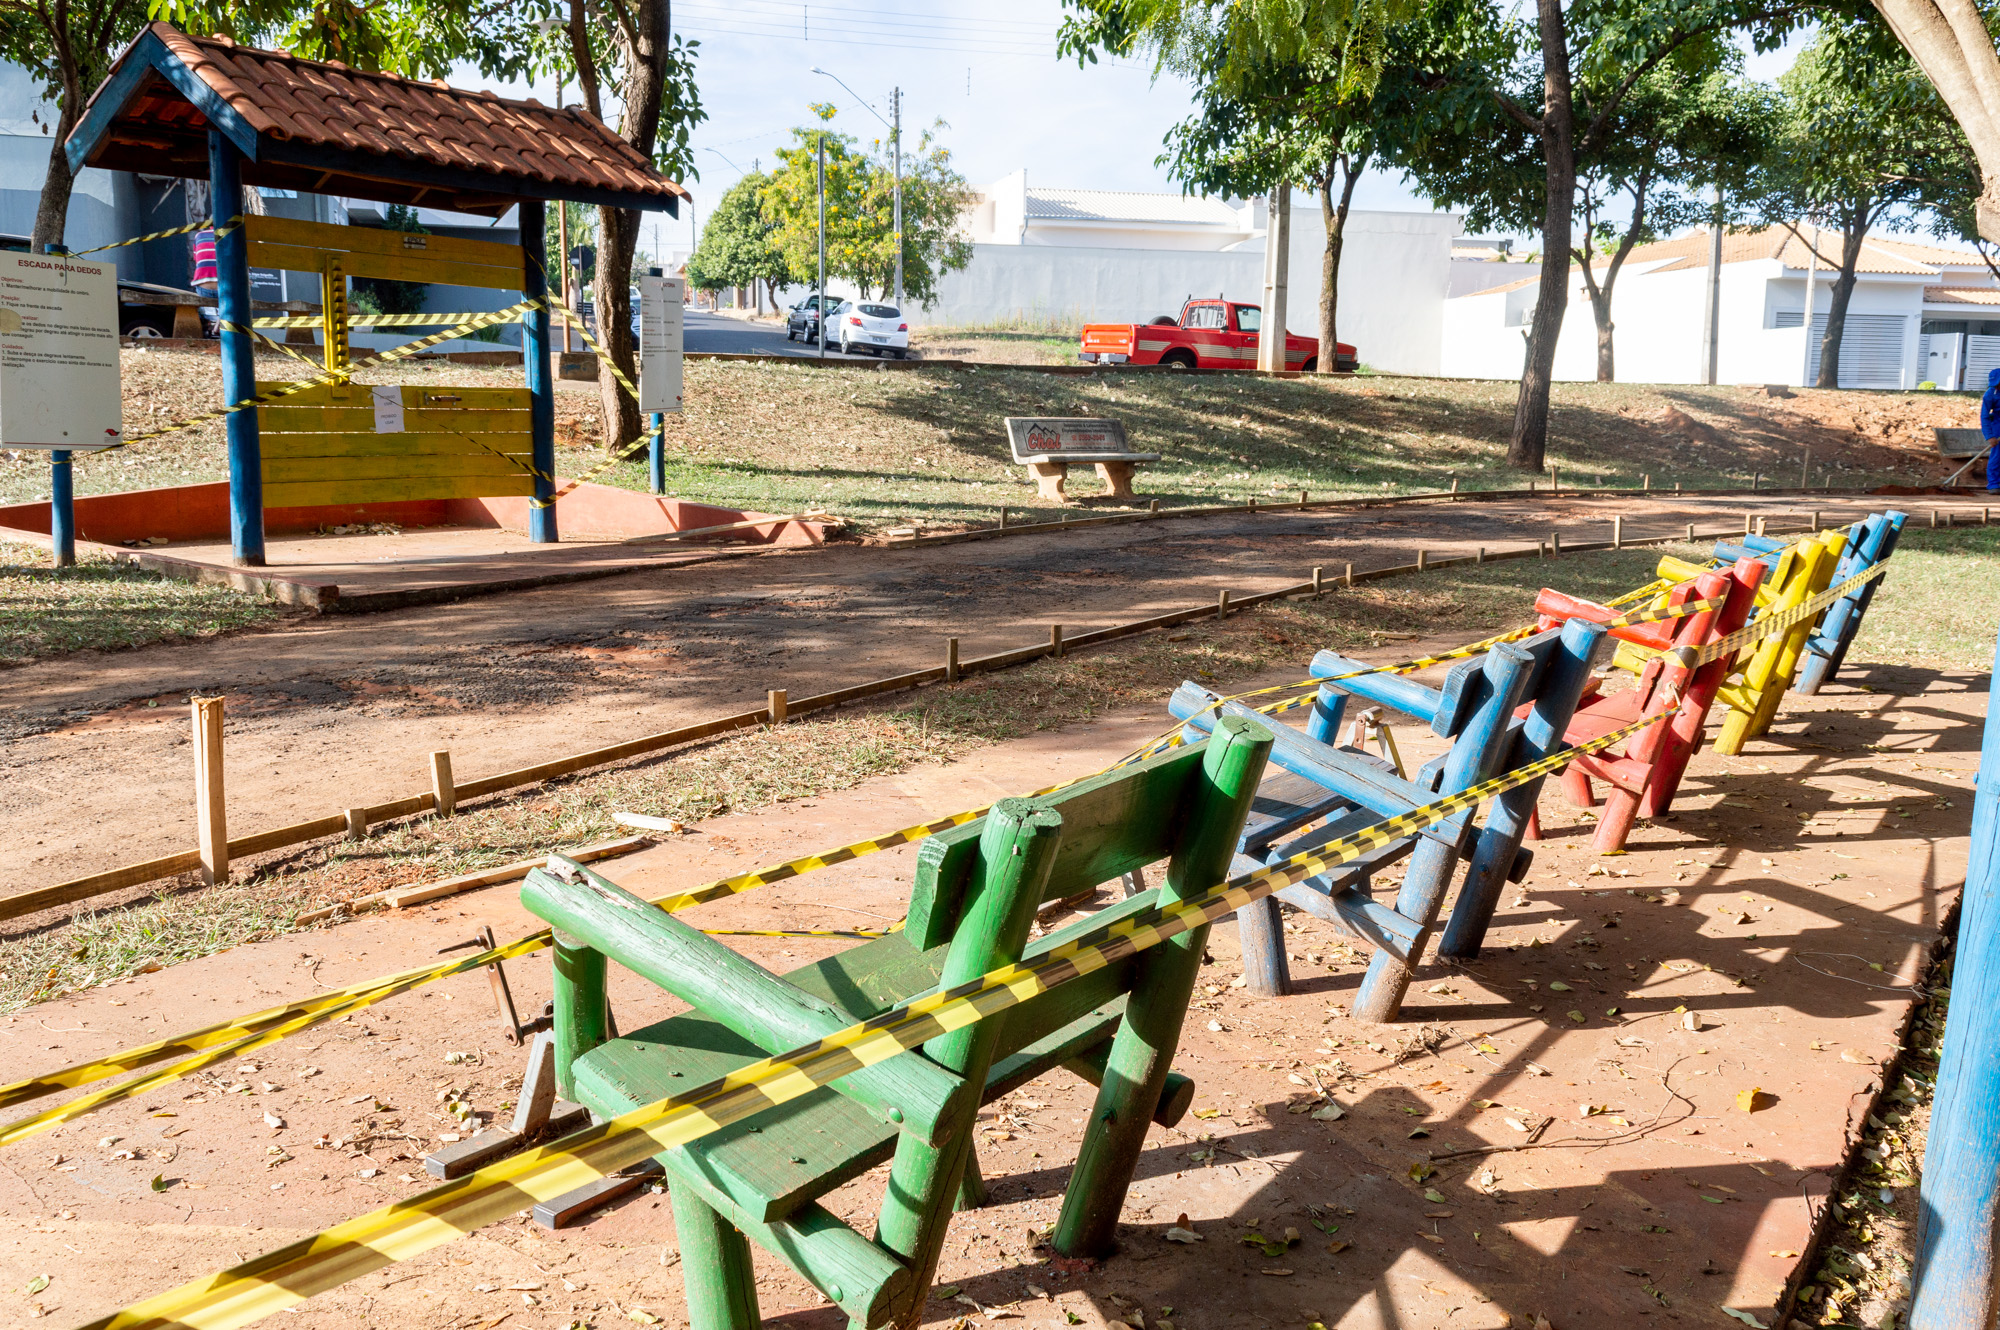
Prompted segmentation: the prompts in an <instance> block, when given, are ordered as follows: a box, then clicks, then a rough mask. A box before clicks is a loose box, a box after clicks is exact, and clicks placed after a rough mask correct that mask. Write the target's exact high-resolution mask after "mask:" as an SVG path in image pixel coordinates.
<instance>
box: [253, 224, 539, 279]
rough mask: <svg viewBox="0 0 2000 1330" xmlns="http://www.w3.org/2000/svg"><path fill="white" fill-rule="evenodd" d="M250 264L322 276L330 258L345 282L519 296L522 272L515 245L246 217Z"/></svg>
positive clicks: (522, 263) (523, 276)
mask: <svg viewBox="0 0 2000 1330" xmlns="http://www.w3.org/2000/svg"><path fill="white" fill-rule="evenodd" d="M244 229H245V231H247V232H248V234H249V240H250V262H251V264H252V266H255V267H259V268H281V269H284V270H287V271H290V272H325V271H326V261H327V259H328V258H329V257H337V258H338V259H339V260H340V270H341V271H342V272H343V273H345V274H346V275H347V276H349V277H376V278H385V279H388V280H391V281H398V282H434V283H439V284H442V285H445V286H479V287H490V288H494V289H498V290H502V291H519V290H521V289H523V287H524V286H525V285H526V283H527V269H526V265H525V263H524V262H523V259H522V255H521V247H520V246H519V245H502V244H499V243H496V242H494V241H491V240H460V239H458V238H456V237H454V236H435V235H415V234H413V233H411V232H408V231H391V230H387V229H386V228H382V227H373V226H332V225H329V224H327V223H325V222H304V221H298V220H296V219H294V218H290V217H248V218H245V219H244Z"/></svg>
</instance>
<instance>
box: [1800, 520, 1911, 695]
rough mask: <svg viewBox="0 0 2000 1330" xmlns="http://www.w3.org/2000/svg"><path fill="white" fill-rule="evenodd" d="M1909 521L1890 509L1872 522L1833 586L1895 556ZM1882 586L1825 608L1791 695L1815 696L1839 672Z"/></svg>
mask: <svg viewBox="0 0 2000 1330" xmlns="http://www.w3.org/2000/svg"><path fill="white" fill-rule="evenodd" d="M1908 520H1909V514H1908V513H1901V512H1897V511H1896V510H1895V509H1893V508H1891V509H1890V510H1889V511H1887V512H1885V513H1878V514H1876V515H1875V517H1873V518H1871V519H1870V521H1872V522H1873V523H1874V527H1873V529H1872V530H1869V531H1867V532H1866V533H1865V534H1864V536H1863V538H1862V542H1861V544H1860V546H1859V548H1858V550H1857V549H1856V547H1855V546H1849V547H1848V548H1849V550H1850V551H1851V552H1854V555H1855V557H1854V561H1853V565H1852V566H1851V567H1847V566H1843V567H1841V568H1837V569H1835V570H1834V574H1833V576H1834V580H1835V582H1837V583H1838V582H1844V581H1846V580H1847V579H1848V578H1849V577H1852V576H1853V575H1854V574H1855V573H1858V572H1860V571H1861V570H1862V569H1864V568H1867V567H1869V566H1871V565H1873V564H1875V563H1880V562H1881V561H1882V560H1884V559H1887V558H1888V557H1889V556H1890V555H1892V554H1894V553H1895V552H1896V543H1897V541H1899V540H1900V539H1902V535H1903V523H1904V522H1906V521H1908ZM1842 564H1843V565H1846V564H1847V560H1845V559H1843V560H1842ZM1881 585H1882V579H1881V578H1879V577H1878V578H1876V579H1875V580H1874V581H1872V582H1868V583H1865V584H1863V585H1862V586H1860V587H1859V588H1857V589H1855V590H1853V591H1850V592H1848V593H1847V594H1846V595H1844V596H1842V597H1841V598H1840V599H1839V600H1837V601H1835V602H1834V603H1833V604H1832V605H1831V606H1829V607H1828V608H1827V611H1826V617H1825V618H1824V619H1822V620H1820V625H1819V629H1818V631H1817V632H1815V633H1814V634H1813V635H1812V637H1811V638H1809V639H1807V654H1806V658H1805V662H1804V663H1803V664H1801V665H1800V666H1799V674H1798V679H1797V681H1796V682H1794V683H1793V684H1792V691H1793V692H1795V693H1817V692H1818V691H1819V690H1820V688H1821V687H1823V686H1824V685H1825V684H1826V682H1827V681H1828V680H1829V679H1831V678H1833V676H1834V675H1835V674H1836V673H1838V672H1839V670H1840V667H1841V664H1842V663H1843V662H1845V661H1846V659H1847V648H1848V647H1849V645H1851V644H1852V643H1853V641H1854V634H1855V633H1856V632H1858V631H1859V630H1860V628H1861V619H1862V616H1863V615H1865V614H1867V613H1868V603H1869V602H1870V601H1872V600H1874V599H1875V590H1876V588H1878V587H1880V586H1881Z"/></svg>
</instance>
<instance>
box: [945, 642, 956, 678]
mask: <svg viewBox="0 0 2000 1330" xmlns="http://www.w3.org/2000/svg"><path fill="white" fill-rule="evenodd" d="M944 681H945V682H946V683H957V682H958V639H957V638H955V637H947V638H946V639H945V640H944Z"/></svg>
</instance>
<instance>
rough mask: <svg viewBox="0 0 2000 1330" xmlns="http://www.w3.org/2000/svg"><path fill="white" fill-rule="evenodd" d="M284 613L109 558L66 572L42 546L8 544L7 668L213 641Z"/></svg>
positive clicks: (1, 551) (1, 648) (0, 644)
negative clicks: (75, 655) (76, 654)
mask: <svg viewBox="0 0 2000 1330" xmlns="http://www.w3.org/2000/svg"><path fill="white" fill-rule="evenodd" d="M284 613H286V611H284V610H282V609H280V608H279V607H278V606H276V605H273V604H271V603H270V602H268V601H261V600H258V599H257V598H256V597H254V596H246V595H244V594H243V593H242V592H240V591H237V590H234V589H233V588H230V587H226V586H202V585H197V584H195V583H192V582H178V581H174V580H172V579H170V578H165V577H160V576H158V575H157V574H154V573H149V572H147V571H145V570H144V569H143V568H135V567H133V566H132V565H130V564H127V563H121V562H117V561H115V560H111V559H105V558H101V557H99V558H92V557H88V556H86V557H83V558H81V559H80V560H79V561H78V563H77V566H76V567H74V568H65V569H60V570H58V569H57V568H56V567H55V566H54V565H53V563H52V562H51V560H50V555H49V552H48V551H47V550H46V549H43V548H42V547H41V546H39V545H27V544H20V543H16V542H13V541H0V666H6V665H22V664H26V663H27V662H28V661H31V660H39V659H42V658H44V657H47V656H60V655H65V654H67V653H69V652H72V651H105V650H110V649H112V648H115V647H136V646H144V645H145V644H146V643H148V642H159V641H164V640H167V639H170V638H180V639H185V638H199V637H213V636H215V634H217V633H222V632H228V631H229V630H231V629H234V628H249V627H252V626H254V625H256V624H261V623H267V622H269V621H270V620H272V619H275V618H277V617H279V616H280V615H282V614H284Z"/></svg>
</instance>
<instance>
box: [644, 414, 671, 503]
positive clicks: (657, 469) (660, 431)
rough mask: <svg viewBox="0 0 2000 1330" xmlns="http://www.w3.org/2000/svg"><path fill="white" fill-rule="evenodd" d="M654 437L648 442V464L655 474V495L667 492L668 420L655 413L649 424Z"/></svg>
mask: <svg viewBox="0 0 2000 1330" xmlns="http://www.w3.org/2000/svg"><path fill="white" fill-rule="evenodd" d="M648 423H649V424H650V425H651V426H652V429H653V435H652V437H651V438H650V439H648V440H646V463H647V465H648V466H649V467H650V468H651V469H652V472H653V493H655V494H665V493H666V492H667V418H666V416H664V415H662V414H661V413H660V412H658V411H655V412H654V413H653V415H652V418H651V420H650V421H649V422H648Z"/></svg>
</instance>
